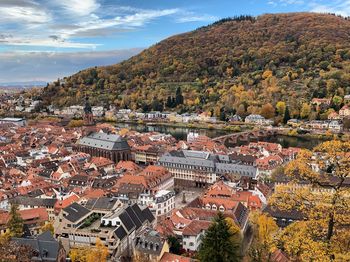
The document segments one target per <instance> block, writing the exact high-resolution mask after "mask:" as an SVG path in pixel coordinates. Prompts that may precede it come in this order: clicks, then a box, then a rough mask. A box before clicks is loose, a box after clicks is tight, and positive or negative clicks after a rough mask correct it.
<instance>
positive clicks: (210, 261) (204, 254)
mask: <svg viewBox="0 0 350 262" xmlns="http://www.w3.org/2000/svg"><path fill="white" fill-rule="evenodd" d="M235 234H239V232H237V231H236V230H235V229H234V228H233V225H232V223H231V222H228V220H226V219H225V217H224V215H223V214H222V213H218V214H217V216H216V217H215V218H214V220H213V223H212V224H211V225H210V226H209V228H208V230H207V231H206V233H205V235H204V238H203V240H202V244H201V247H200V249H199V253H198V257H199V260H200V261H202V262H235V261H240V260H241V257H240V243H239V242H238V241H237V238H236V237H235Z"/></svg>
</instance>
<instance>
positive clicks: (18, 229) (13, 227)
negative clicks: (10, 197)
mask: <svg viewBox="0 0 350 262" xmlns="http://www.w3.org/2000/svg"><path fill="white" fill-rule="evenodd" d="M7 228H8V229H9V230H10V234H11V236H12V237H21V236H22V235H23V219H22V217H21V215H20V214H19V213H18V206H17V205H12V206H11V210H10V220H9V221H8V222H7Z"/></svg>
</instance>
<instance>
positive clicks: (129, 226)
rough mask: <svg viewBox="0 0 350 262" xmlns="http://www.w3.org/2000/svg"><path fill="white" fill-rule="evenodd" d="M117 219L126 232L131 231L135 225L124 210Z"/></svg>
mask: <svg viewBox="0 0 350 262" xmlns="http://www.w3.org/2000/svg"><path fill="white" fill-rule="evenodd" d="M119 219H120V221H121V222H122V223H123V225H124V226H125V228H126V230H127V231H128V232H131V231H133V230H134V229H135V227H136V226H135V224H134V222H133V221H132V219H131V217H130V216H129V215H128V213H127V212H126V211H124V212H123V213H121V214H120V215H119Z"/></svg>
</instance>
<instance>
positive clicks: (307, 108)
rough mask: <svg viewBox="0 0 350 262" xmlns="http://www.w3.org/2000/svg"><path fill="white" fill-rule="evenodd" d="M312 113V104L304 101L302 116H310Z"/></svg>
mask: <svg viewBox="0 0 350 262" xmlns="http://www.w3.org/2000/svg"><path fill="white" fill-rule="evenodd" d="M310 113H311V106H310V105H309V104H308V103H303V105H302V107H301V109H300V117H301V118H308V117H309V115H310Z"/></svg>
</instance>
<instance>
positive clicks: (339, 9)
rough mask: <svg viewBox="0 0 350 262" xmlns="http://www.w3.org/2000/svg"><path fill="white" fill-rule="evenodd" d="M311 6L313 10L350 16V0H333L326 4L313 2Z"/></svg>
mask: <svg viewBox="0 0 350 262" xmlns="http://www.w3.org/2000/svg"><path fill="white" fill-rule="evenodd" d="M310 7H311V11H312V12H318V13H335V14H338V15H342V16H350V0H333V1H330V2H328V3H326V4H322V3H316V2H313V3H311V4H310Z"/></svg>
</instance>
